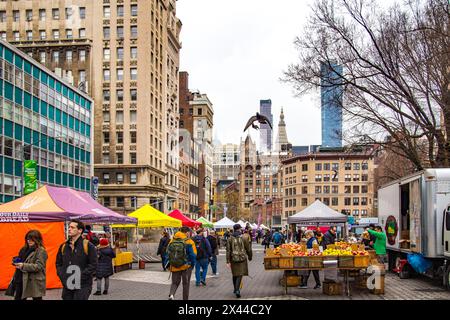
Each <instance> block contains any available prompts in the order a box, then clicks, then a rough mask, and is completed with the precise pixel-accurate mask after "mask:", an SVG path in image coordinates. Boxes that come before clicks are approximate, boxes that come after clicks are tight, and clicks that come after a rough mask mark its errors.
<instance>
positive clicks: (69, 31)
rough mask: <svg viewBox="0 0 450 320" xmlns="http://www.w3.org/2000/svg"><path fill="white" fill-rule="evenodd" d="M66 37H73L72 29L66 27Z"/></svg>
mask: <svg viewBox="0 0 450 320" xmlns="http://www.w3.org/2000/svg"><path fill="white" fill-rule="evenodd" d="M66 38H67V39H73V32H72V29H66Z"/></svg>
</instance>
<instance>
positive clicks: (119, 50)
mask: <svg viewBox="0 0 450 320" xmlns="http://www.w3.org/2000/svg"><path fill="white" fill-rule="evenodd" d="M117 60H123V48H122V47H120V48H117Z"/></svg>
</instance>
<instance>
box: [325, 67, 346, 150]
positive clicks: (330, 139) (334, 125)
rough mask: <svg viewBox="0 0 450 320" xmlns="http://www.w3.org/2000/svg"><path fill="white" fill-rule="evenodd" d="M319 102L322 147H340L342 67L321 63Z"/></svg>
mask: <svg viewBox="0 0 450 320" xmlns="http://www.w3.org/2000/svg"><path fill="white" fill-rule="evenodd" d="M320 73H321V79H320V85H321V91H320V100H321V108H322V147H330V148H339V147H342V103H343V94H344V88H343V86H342V79H341V77H342V73H343V68H342V66H340V65H338V64H335V63H331V64H327V63H324V62H322V63H321V65H320Z"/></svg>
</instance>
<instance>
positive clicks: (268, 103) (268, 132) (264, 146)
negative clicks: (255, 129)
mask: <svg viewBox="0 0 450 320" xmlns="http://www.w3.org/2000/svg"><path fill="white" fill-rule="evenodd" d="M259 113H260V114H262V115H264V116H266V117H267V118H268V119H269V120H270V123H271V124H272V127H273V114H272V100H270V99H269V100H260V101H259ZM259 126H260V128H259V131H260V151H261V152H270V151H272V135H273V134H272V133H273V130H272V129H271V128H270V126H269V125H268V124H260V125H259Z"/></svg>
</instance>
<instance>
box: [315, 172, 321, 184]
mask: <svg viewBox="0 0 450 320" xmlns="http://www.w3.org/2000/svg"><path fill="white" fill-rule="evenodd" d="M316 182H322V175H321V174H316Z"/></svg>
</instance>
